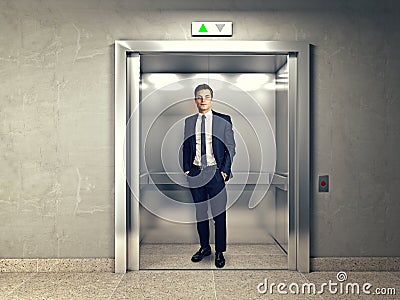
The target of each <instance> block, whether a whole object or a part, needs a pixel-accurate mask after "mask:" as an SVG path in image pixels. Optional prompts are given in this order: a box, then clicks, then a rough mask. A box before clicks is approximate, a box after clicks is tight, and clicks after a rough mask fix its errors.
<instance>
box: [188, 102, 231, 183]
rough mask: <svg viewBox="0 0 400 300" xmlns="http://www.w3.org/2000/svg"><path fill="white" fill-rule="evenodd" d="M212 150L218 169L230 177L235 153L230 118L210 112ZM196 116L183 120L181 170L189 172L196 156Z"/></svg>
mask: <svg viewBox="0 0 400 300" xmlns="http://www.w3.org/2000/svg"><path fill="white" fill-rule="evenodd" d="M212 115H213V119H212V148H213V153H214V157H215V160H216V162H217V166H218V168H219V169H220V170H221V171H222V172H224V173H226V174H227V175H228V176H227V178H226V181H227V180H228V179H229V178H231V177H232V172H231V166H232V159H233V156H234V155H235V154H236V152H235V147H236V144H235V139H234V136H233V130H232V121H231V117H230V116H228V115H224V114H221V113H218V112H216V111H214V110H212ZM197 117H198V114H195V115H192V116H190V117H187V118H186V119H185V134H184V141H183V170H184V172H186V171H189V170H190V168H191V167H192V165H193V160H194V157H195V155H196V121H197Z"/></svg>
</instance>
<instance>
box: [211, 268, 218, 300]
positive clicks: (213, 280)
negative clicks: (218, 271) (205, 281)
mask: <svg viewBox="0 0 400 300" xmlns="http://www.w3.org/2000/svg"><path fill="white" fill-rule="evenodd" d="M211 274H212V283H213V289H214V297H215V300H218V298H217V288H216V286H215V276H214V270H211Z"/></svg>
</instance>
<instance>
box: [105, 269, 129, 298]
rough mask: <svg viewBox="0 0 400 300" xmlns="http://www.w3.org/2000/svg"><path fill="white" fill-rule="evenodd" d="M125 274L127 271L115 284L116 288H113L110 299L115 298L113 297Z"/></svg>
mask: <svg viewBox="0 0 400 300" xmlns="http://www.w3.org/2000/svg"><path fill="white" fill-rule="evenodd" d="M125 274H126V273H123V274H122V276H121V278H120V279H119V281H118V283H117V284H116V285H115V287H114V289H113V290H112V292H111V295H110V297H108V299H109V300H111V299H113V298H112V297H113V295H114V293H115V291H116V290H117V288H118V286H119V284H120V283H121V281H122V279H123V278H124V277H125Z"/></svg>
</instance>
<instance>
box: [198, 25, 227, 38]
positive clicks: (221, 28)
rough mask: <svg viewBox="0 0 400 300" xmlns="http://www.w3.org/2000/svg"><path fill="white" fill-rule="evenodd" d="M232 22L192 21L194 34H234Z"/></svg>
mask: <svg viewBox="0 0 400 300" xmlns="http://www.w3.org/2000/svg"><path fill="white" fill-rule="evenodd" d="M232 32H233V23H232V22H192V36H232Z"/></svg>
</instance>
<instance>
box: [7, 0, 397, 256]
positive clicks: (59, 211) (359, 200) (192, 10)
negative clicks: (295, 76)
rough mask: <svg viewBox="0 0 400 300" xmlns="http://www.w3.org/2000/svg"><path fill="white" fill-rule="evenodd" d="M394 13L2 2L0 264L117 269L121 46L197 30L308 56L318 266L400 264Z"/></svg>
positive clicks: (384, 4)
mask: <svg viewBox="0 0 400 300" xmlns="http://www.w3.org/2000/svg"><path fill="white" fill-rule="evenodd" d="M142 2H143V3H142ZM399 8H400V5H399V3H398V2H397V3H396V1H357V0H355V1H315V0H312V1H292V0H291V1H270V2H267V1H255V0H248V1H226V0H224V1H219V2H216V1H209V0H203V1H196V2H191V1H161V0H158V1H117V0H113V1H101V0H98V1H95V0H89V1H78V0H72V1H60V0H56V1H50V0H48V1H40V0H32V1H28V0H26V1H23V0H16V1H14V0H12V1H11V0H2V1H1V2H0V16H1V17H0V120H1V122H0V155H1V160H0V174H1V176H0V257H2V258H45V257H46V258H52V257H114V196H113V194H114V190H113V187H114V183H113V181H114V173H113V167H114V123H113V122H114V52H113V51H114V46H113V43H114V41H115V40H117V39H135V40H141V39H146V40H148V39H154V40H175V39H177V40H185V39H192V38H191V36H190V24H191V22H192V21H197V20H210V21H213V20H229V21H233V22H234V36H233V37H232V38H231V39H234V40H285V41H292V40H295V41H307V42H309V43H311V44H312V45H313V46H312V58H311V62H312V63H311V75H312V76H311V82H312V84H311V95H312V98H311V101H312V110H311V125H312V126H311V135H312V142H311V158H312V164H311V170H312V173H311V180H312V182H313V185H312V198H311V207H310V210H311V256H312V257H329V256H399V255H400V253H399V252H400V235H399V228H400V226H399V225H400V221H399V220H400V218H399V215H400V201H398V199H399V196H398V191H397V188H398V187H399V186H400V172H399V170H400V155H399V146H400V117H399V113H400V101H399V96H400V84H399V70H400V58H399V56H398V53H397V52H398V49H400V18H399V15H400V14H399V12H400V9H399ZM197 39H199V38H197ZM319 174H329V175H330V184H331V186H330V192H329V193H326V194H321V193H318V191H317V185H316V182H317V176H318V175H319Z"/></svg>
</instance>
